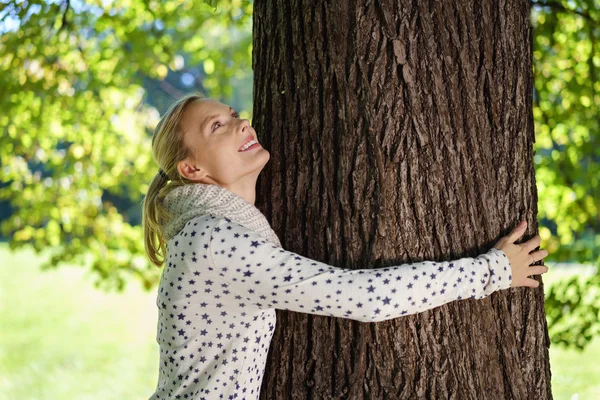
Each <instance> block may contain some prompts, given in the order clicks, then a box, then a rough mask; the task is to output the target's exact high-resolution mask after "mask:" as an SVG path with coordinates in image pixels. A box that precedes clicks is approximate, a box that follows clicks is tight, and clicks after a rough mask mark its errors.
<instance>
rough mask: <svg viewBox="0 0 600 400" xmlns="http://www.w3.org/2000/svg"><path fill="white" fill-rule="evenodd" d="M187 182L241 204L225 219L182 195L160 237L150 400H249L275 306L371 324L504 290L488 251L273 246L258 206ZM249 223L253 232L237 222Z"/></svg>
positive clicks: (497, 255) (500, 257)
mask: <svg viewBox="0 0 600 400" xmlns="http://www.w3.org/2000/svg"><path fill="white" fill-rule="evenodd" d="M200 185H201V184H200ZM188 186H193V188H186V187H184V188H182V189H181V190H180V191H179V192H178V194H175V195H174V196H181V195H184V196H190V197H191V198H195V199H198V198H199V196H198V195H199V194H200V193H203V194H206V191H207V190H209V191H215V190H216V192H217V193H213V194H216V195H218V196H222V195H225V196H224V197H228V198H229V202H230V203H229V207H230V209H232V210H236V205H237V206H240V205H241V207H239V208H237V210H238V211H239V212H236V213H233V214H235V215H236V217H237V219H238V221H233V220H231V219H230V218H228V217H226V216H223V215H222V213H220V212H219V211H216V209H215V207H212V209H207V208H206V207H205V208H202V207H200V206H199V203H198V202H197V201H190V202H189V204H190V206H189V207H188V208H186V210H185V212H182V214H181V215H183V214H185V213H187V215H192V216H191V218H190V219H188V220H187V221H186V222H185V223H184V225H183V227H181V228H180V230H179V231H178V233H177V234H175V235H174V236H173V237H170V238H169V240H168V242H167V259H166V261H165V266H164V270H163V273H162V276H161V280H160V284H159V288H158V297H157V303H156V304H157V306H158V329H157V336H156V338H157V341H158V343H159V345H160V364H159V379H158V385H157V388H156V391H155V393H154V394H153V395H152V396H151V397H150V399H152V400H157V399H238V400H241V399H247V400H250V399H258V398H259V392H260V386H261V383H262V378H263V374H264V368H265V364H266V357H267V353H268V350H269V344H270V341H271V338H272V336H273V331H274V329H275V324H276V320H275V309H280V310H291V311H298V312H304V313H309V314H317V315H325V316H332V317H339V318H348V319H353V320H357V321H362V322H379V321H385V320H388V319H392V318H398V317H401V316H403V315H409V314H415V313H418V312H421V311H424V310H429V309H432V308H435V307H438V306H440V305H442V304H445V303H448V302H450V301H453V300H460V299H466V298H474V299H481V298H484V297H486V296H488V295H490V294H491V293H492V292H494V291H496V290H500V289H506V288H508V287H510V283H511V275H510V273H511V268H510V264H509V261H508V258H507V257H506V255H505V254H504V252H503V251H501V250H499V249H496V248H492V249H490V250H489V251H488V252H487V253H484V254H482V255H480V256H478V257H477V258H468V257H466V258H461V259H459V260H456V261H446V262H433V261H423V262H417V263H412V264H401V265H398V266H393V267H387V268H379V269H356V270H350V269H344V268H339V267H335V266H331V265H328V264H325V263H322V262H319V261H316V260H312V259H309V258H306V257H303V256H301V255H299V254H296V253H293V252H290V251H286V250H284V249H283V248H281V247H280V246H279V245H278V244H275V243H274V242H277V243H278V241H276V240H275V239H273V238H272V236H271V232H272V230H271V232H268V231H269V230H270V229H267V230H266V231H265V230H264V225H261V224H262V221H260V222H257V220H261V218H260V216H262V214H260V211H258V209H256V207H254V206H253V205H251V204H250V203H247V202H246V201H245V200H243V199H242V198H241V197H238V196H236V195H234V194H233V193H231V192H230V191H228V190H227V189H224V188H219V187H215V186H214V185H201V186H199V185H188ZM197 186H198V187H197ZM209 186H212V187H209ZM176 190H177V189H176ZM190 190H191V191H190ZM172 193H173V192H172ZM232 195H233V196H235V198H232V197H231V196H232ZM213 197H214V196H213ZM232 199H233V200H232ZM240 201H241V202H240ZM231 202H233V203H235V204H231ZM165 203H166V204H167V203H168V196H167V199H166V200H165ZM243 203H245V205H244V204H243ZM173 204H174V203H173V202H171V203H170V205H171V207H173ZM177 207H181V204H180V203H178V205H177ZM177 207H176V208H177ZM183 208H185V207H183ZM192 209H196V210H197V213H196V214H197V215H193V214H194V213H193V212H191V211H190V210H192ZM180 211H183V210H180ZM257 212H258V213H259V214H260V216H257V214H256V213H257ZM225 213H227V212H225ZM244 213H246V214H247V215H246V217H240V215H242V214H244ZM211 214H221V215H219V216H214V215H211ZM262 219H263V220H264V221H266V219H264V216H262ZM175 220H176V218H175V219H174V221H175ZM249 220H250V221H254V223H255V224H256V223H258V225H255V227H256V229H257V230H262V231H263V232H262V233H263V235H262V236H261V235H260V234H259V233H257V232H256V231H255V230H253V229H250V228H248V227H247V226H246V225H249V223H248V221H249ZM179 224H180V225H181V222H179ZM171 228H173V226H171Z"/></svg>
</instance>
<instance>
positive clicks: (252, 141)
mask: <svg viewBox="0 0 600 400" xmlns="http://www.w3.org/2000/svg"><path fill="white" fill-rule="evenodd" d="M255 143H258V142H257V141H256V140H255V139H252V140H251V141H249V142H248V143H246V144H245V145H244V146H243V147H242V150H241V151H244V150H246V149H247V148H248V147H250V146H252V145H253V144H255Z"/></svg>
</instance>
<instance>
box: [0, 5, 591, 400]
mask: <svg viewBox="0 0 600 400" xmlns="http://www.w3.org/2000/svg"><path fill="white" fill-rule="evenodd" d="M530 5H531V23H532V25H533V29H534V37H533V48H532V51H533V60H534V79H535V90H534V93H533V101H534V110H533V112H534V118H535V132H536V142H535V144H534V149H535V151H536V155H535V160H534V161H535V168H536V179H537V189H538V198H539V204H538V206H539V214H538V220H539V222H540V235H541V237H542V244H541V248H545V249H548V250H549V252H550V255H549V256H548V257H547V258H546V264H547V265H549V266H550V272H548V273H547V274H546V275H545V276H544V284H545V293H546V312H547V318H548V325H549V330H550V336H551V341H552V345H551V347H550V357H551V366H552V388H553V393H554V398H555V399H600V363H599V362H598V360H599V359H600V273H599V272H598V268H599V266H600V218H599V213H598V210H599V208H600V189H599V180H600V168H599V166H600V163H599V161H600V150H599V149H600V130H599V128H600V127H599V124H600V114H599V111H600V80H599V77H600V0H587V1H583V0H581V1H580V0H569V1H561V0H555V1H541V0H540V1H530ZM252 9H253V2H252V1H248V0H220V1H217V2H215V1H214V0H213V1H201V0H198V1H193V0H184V1H171V0H122V1H112V0H93V1H91V0H90V1H83V0H78V1H76V0H71V1H69V0H56V1H49V0H48V1H6V0H0V130H1V132H2V133H1V134H0V234H1V241H0V400H4V399H11V400H13V399H44V400H45V399H135V398H147V397H149V396H150V395H151V394H152V392H153V391H154V388H155V385H156V381H157V374H158V345H157V343H156V341H155V335H156V317H157V313H156V306H155V292H154V291H153V289H155V287H156V284H157V282H158V279H159V276H160V271H161V270H160V269H158V268H155V267H153V266H151V265H150V263H149V262H147V261H146V259H145V256H144V248H143V240H142V231H141V226H140V217H141V207H140V202H141V200H142V196H143V194H144V193H145V192H146V189H147V185H148V183H149V182H150V180H151V178H152V176H153V175H154V174H155V173H156V170H157V166H156V164H155V163H154V161H153V159H152V156H151V148H150V140H151V136H152V130H153V129H154V127H155V126H156V123H157V122H158V120H159V115H162V113H164V111H165V110H166V108H167V106H168V105H169V104H170V102H171V101H172V100H173V99H175V98H177V97H179V96H181V95H182V94H185V93H188V92H191V91H200V92H202V93H204V94H206V95H207V96H209V97H212V98H216V99H218V100H220V101H222V102H224V103H226V104H229V105H231V106H232V107H234V108H235V109H236V110H238V111H239V112H240V114H241V116H242V117H243V118H249V119H251V118H252V115H251V111H252V79H253V74H252V63H251V54H252Z"/></svg>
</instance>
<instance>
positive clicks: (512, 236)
mask: <svg viewBox="0 0 600 400" xmlns="http://www.w3.org/2000/svg"><path fill="white" fill-rule="evenodd" d="M526 227H527V221H525V220H523V221H521V223H520V224H519V225H517V226H516V227H515V229H513V230H512V232H511V233H509V234H508V236H507V237H506V240H507V241H508V243H514V242H515V240H517V239H518V238H520V237H521V236H523V234H524V233H525V228H526Z"/></svg>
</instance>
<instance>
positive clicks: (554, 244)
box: [531, 0, 600, 347]
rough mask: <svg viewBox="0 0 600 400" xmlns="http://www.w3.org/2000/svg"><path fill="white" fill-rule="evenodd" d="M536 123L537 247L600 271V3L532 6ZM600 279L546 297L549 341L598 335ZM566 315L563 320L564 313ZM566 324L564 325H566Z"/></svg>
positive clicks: (580, 341) (583, 340)
mask: <svg viewBox="0 0 600 400" xmlns="http://www.w3.org/2000/svg"><path fill="white" fill-rule="evenodd" d="M532 5H533V7H532V13H531V20H532V23H533V26H534V49H533V59H534V75H535V93H534V109H533V114H534V120H535V132H536V143H535V145H534V150H535V151H536V155H535V163H536V178H537V186H538V198H539V204H538V206H539V218H540V219H541V220H542V225H544V226H541V227H540V236H541V237H542V244H541V247H542V248H545V249H547V250H548V251H549V252H550V256H549V257H548V258H547V260H548V261H560V262H564V261H571V262H578V263H586V264H592V265H595V266H596V267H597V268H596V271H598V270H599V269H600V218H599V214H598V210H599V209H600V150H599V149H600V120H599V119H598V115H600V81H598V78H599V77H600V42H599V41H600V4H598V3H597V2H594V1H591V0H588V1H582V0H574V1H568V2H567V1H563V2H561V1H558V0H557V1H533V2H532ZM599 288H600V275H598V274H596V275H595V276H591V277H587V278H586V279H585V280H578V279H577V280H576V279H571V280H569V281H567V282H562V283H560V284H559V285H556V286H555V287H553V288H552V290H550V291H549V292H548V293H546V296H547V300H546V313H547V316H548V323H549V330H550V334H551V338H552V341H553V342H555V343H561V344H567V345H575V346H579V347H583V346H585V345H586V344H587V343H588V342H589V340H590V339H591V337H592V335H594V334H597V333H598V332H600V322H599V321H600V310H599V308H598V307H599V304H600V293H599V292H598V289H599ZM567 314H568V315H567ZM566 320H568V321H569V322H568V323H565V321H566Z"/></svg>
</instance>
